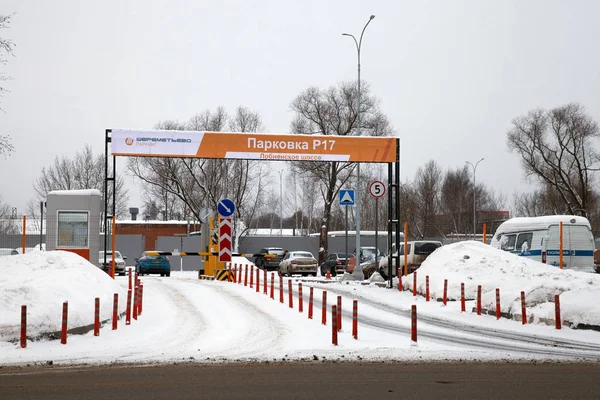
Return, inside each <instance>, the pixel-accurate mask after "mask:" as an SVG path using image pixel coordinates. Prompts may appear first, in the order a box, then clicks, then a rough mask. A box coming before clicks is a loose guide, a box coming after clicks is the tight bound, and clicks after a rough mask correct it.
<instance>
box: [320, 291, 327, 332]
mask: <svg viewBox="0 0 600 400" xmlns="http://www.w3.org/2000/svg"><path fill="white" fill-rule="evenodd" d="M321 311H322V314H323V315H322V316H321V324H323V325H327V291H326V290H323V302H322V303H321Z"/></svg>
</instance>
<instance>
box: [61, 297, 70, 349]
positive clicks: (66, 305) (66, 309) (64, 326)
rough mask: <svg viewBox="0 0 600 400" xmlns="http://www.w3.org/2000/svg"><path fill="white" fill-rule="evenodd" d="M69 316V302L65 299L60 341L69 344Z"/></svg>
mask: <svg viewBox="0 0 600 400" xmlns="http://www.w3.org/2000/svg"><path fill="white" fill-rule="evenodd" d="M68 318H69V303H68V302H67V301H65V302H64V303H63V308H62V327H61V330H60V343H62V344H67V325H68V324H67V321H68Z"/></svg>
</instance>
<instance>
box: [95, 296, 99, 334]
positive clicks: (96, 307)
mask: <svg viewBox="0 0 600 400" xmlns="http://www.w3.org/2000/svg"><path fill="white" fill-rule="evenodd" d="M94 336H100V298H99V297H96V298H95V299H94Z"/></svg>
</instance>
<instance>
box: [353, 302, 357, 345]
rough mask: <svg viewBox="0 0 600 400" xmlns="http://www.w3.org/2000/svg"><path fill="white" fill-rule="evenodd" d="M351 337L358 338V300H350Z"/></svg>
mask: <svg viewBox="0 0 600 400" xmlns="http://www.w3.org/2000/svg"><path fill="white" fill-rule="evenodd" d="M352 337H353V338H354V339H358V300H354V301H353V302H352Z"/></svg>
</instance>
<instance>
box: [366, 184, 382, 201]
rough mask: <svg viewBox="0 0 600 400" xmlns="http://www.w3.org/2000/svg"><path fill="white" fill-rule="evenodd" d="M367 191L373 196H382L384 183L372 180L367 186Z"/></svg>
mask: <svg viewBox="0 0 600 400" xmlns="http://www.w3.org/2000/svg"><path fill="white" fill-rule="evenodd" d="M369 193H371V196H373V197H375V198H379V197H382V196H383V195H384V194H385V184H384V183H383V182H381V181H373V182H372V183H371V185H370V186H369Z"/></svg>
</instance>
